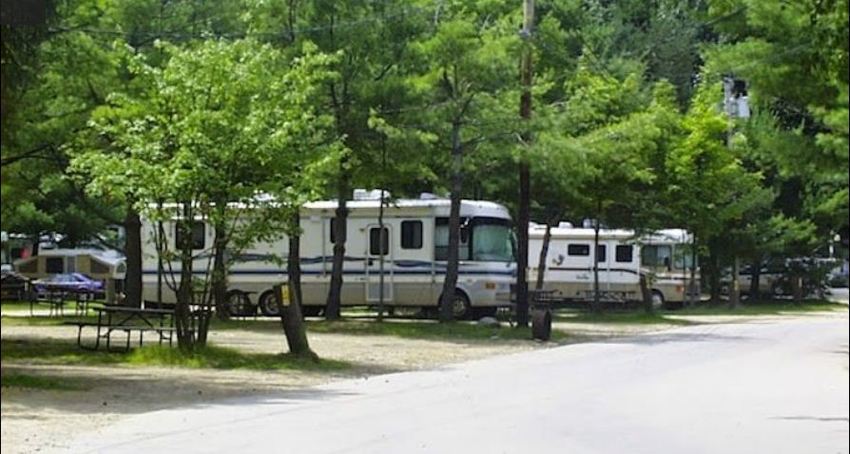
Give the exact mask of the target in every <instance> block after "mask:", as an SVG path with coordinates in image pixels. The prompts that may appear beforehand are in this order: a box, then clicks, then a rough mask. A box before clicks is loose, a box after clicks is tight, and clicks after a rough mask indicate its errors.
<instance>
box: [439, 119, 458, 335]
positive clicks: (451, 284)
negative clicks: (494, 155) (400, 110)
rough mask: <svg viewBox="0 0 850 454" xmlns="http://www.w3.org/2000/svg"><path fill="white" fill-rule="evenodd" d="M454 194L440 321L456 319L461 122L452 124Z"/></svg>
mask: <svg viewBox="0 0 850 454" xmlns="http://www.w3.org/2000/svg"><path fill="white" fill-rule="evenodd" d="M451 181H452V193H451V208H450V210H449V251H448V257H447V259H448V260H447V263H446V278H445V280H444V281H443V293H442V295H441V297H440V321H441V322H448V321H451V320H452V319H453V318H454V314H453V313H452V305H453V304H454V299H455V287H457V271H458V259H459V251H460V200H461V191H462V190H463V148H462V146H461V143H460V122H459V121H454V122H453V123H452V178H451Z"/></svg>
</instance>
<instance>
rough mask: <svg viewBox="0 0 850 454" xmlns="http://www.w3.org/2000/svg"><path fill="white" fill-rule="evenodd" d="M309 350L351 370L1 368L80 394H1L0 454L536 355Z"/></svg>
mask: <svg viewBox="0 0 850 454" xmlns="http://www.w3.org/2000/svg"><path fill="white" fill-rule="evenodd" d="M75 336H76V328H75V327H64V326H4V327H3V329H2V342H15V341H21V340H25V339H27V338H41V339H61V340H72V339H74V338H75ZM210 339H211V342H212V343H213V344H214V345H219V346H226V347H232V348H236V349H238V350H240V351H244V352H252V353H279V352H282V351H284V338H283V335H282V334H280V333H276V332H271V331H270V332H256V331H250V330H244V329H232V330H223V331H214V332H211V333H210ZM309 340H310V344H311V347H312V348H313V350H314V351H316V352H317V353H318V354H319V356H321V357H322V358H328V359H337V360H344V361H346V362H348V363H350V364H353V365H354V367H352V368H350V369H346V370H344V371H341V372H326V371H325V372H313V371H302V370H271V371H253V370H240V369H236V370H216V369H188V368H163V367H140V366H126V365H118V366H115V365H113V366H65V365H44V364H33V363H28V362H25V361H19V360H15V361H4V362H3V364H2V370H3V374H4V375H6V374H15V373H17V374H26V375H30V376H40V377H49V378H52V379H55V378H60V379H62V380H67V381H68V382H70V383H78V384H79V383H81V384H83V385H84V389H81V390H42V389H33V388H17V387H4V388H3V391H2V433H0V435H1V436H2V438H0V440H2V442H0V443H2V452H3V453H25V452H27V453H29V452H38V451H42V450H45V449H49V448H52V447H59V446H63V445H64V444H65V443H66V442H67V440H69V439H70V438H72V437H74V436H75V435H78V434H79V433H81V432H84V431H88V430H92V429H94V428H97V427H100V426H103V425H106V424H110V423H112V422H114V421H116V420H118V419H119V418H121V417H123V416H126V415H132V414H137V413H143V412H148V411H153V410H157V409H162V408H169V407H175V406H181V405H188V404H203V403H206V402H211V401H215V400H219V399H227V398H232V397H237V396H244V395H247V394H261V393H277V392H281V391H286V390H293V389H298V388H303V387H309V386H314V385H317V384H321V383H326V382H328V381H332V380H338V379H342V378H353V377H364V378H367V377H370V376H374V375H377V374H382V373H390V372H397V371H405V370H413V369H422V368H434V367H438V366H440V365H444V364H449V363H455V362H461V361H467V360H471V359H476V358H483V357H488V356H493V355H497V354H507V353H514V352H520V351H523V350H528V349H532V348H541V346H543V345H544V344H538V343H534V342H529V341H509V340H500V341H499V342H497V343H489V342H484V341H463V342H458V341H452V342H447V341H438V340H420V339H405V338H398V337H392V336H370V335H340V334H324V333H311V334H310V335H309Z"/></svg>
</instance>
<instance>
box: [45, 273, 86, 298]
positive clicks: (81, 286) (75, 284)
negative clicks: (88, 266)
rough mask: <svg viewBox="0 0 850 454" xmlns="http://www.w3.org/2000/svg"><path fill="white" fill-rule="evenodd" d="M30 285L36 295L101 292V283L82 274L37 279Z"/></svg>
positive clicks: (57, 275) (55, 275)
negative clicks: (52, 292) (51, 292)
mask: <svg viewBox="0 0 850 454" xmlns="http://www.w3.org/2000/svg"><path fill="white" fill-rule="evenodd" d="M32 284H33V287H34V288H35V291H36V292H38V293H46V292H50V291H57V290H60V291H67V292H92V293H102V292H103V282H100V281H96V280H93V279H91V278H90V277H88V276H86V275H85V274H82V273H66V274H54V275H52V276H48V277H45V278H42V279H37V280H35V281H33V282H32Z"/></svg>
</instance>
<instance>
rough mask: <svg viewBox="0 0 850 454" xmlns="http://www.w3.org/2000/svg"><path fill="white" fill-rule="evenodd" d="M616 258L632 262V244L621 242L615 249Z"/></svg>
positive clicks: (619, 260)
mask: <svg viewBox="0 0 850 454" xmlns="http://www.w3.org/2000/svg"><path fill="white" fill-rule="evenodd" d="M614 255H615V257H614V259H615V260H616V261H617V262H618V263H631V261H632V245H630V244H620V245H618V246H617V248H616V250H615V251H614Z"/></svg>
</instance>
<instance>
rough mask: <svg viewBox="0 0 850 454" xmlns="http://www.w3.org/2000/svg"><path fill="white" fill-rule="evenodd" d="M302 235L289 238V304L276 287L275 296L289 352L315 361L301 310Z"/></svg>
mask: <svg viewBox="0 0 850 454" xmlns="http://www.w3.org/2000/svg"><path fill="white" fill-rule="evenodd" d="M295 210H296V211H295V212H294V213H293V215H292V216H293V220H292V222H293V225H295V226H299V225H300V219H301V215H300V213H299V212H298V211H297V210H298V209H297V208H296V209H295ZM300 243H301V234H300V233H297V234H294V235H290V236H289V254H288V256H287V266H286V272H287V276H288V278H289V285H287V287H286V289H287V291H288V292H289V304H284V302H283V301H281V299H282V298H281V290H282V289H281V288H280V287H279V286H276V287H275V296H276V297H277V304H278V308H279V310H280V321H281V325H282V327H283V333H284V335H285V336H286V344H287V345H288V347H289V352H290V353H291V354H293V355H295V356H298V357H303V358H310V359H313V360H315V361H317V360H318V359H319V357H318V355H316V354H315V353H314V352H313V351H312V350H310V344H309V343H308V342H307V330H306V327H305V326H304V315H303V312H302V310H301V301H302V300H301V245H300Z"/></svg>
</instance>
